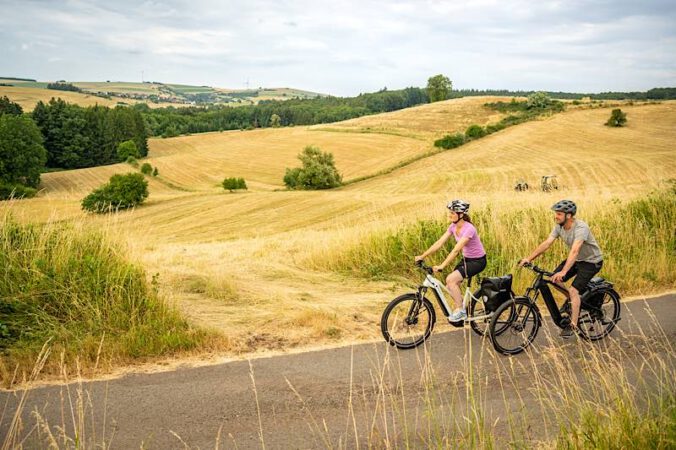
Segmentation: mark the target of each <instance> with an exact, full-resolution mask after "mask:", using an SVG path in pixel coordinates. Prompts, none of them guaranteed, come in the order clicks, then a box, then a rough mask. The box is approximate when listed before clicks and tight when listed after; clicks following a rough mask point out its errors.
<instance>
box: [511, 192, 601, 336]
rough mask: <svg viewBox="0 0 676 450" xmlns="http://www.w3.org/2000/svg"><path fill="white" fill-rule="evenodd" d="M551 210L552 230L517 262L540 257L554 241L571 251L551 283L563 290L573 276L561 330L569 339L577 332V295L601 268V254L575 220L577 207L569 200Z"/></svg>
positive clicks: (581, 224) (596, 245)
mask: <svg viewBox="0 0 676 450" xmlns="http://www.w3.org/2000/svg"><path fill="white" fill-rule="evenodd" d="M551 209H552V211H554V222H556V225H554V229H553V230H552V232H551V234H550V235H549V237H548V238H547V239H545V240H544V241H543V242H542V243H541V244H540V245H539V246H538V247H537V248H536V249H535V250H533V252H532V253H531V254H530V256H528V257H527V258H524V259H522V260H521V261H519V266H521V267H523V265H524V264H526V263H530V262H532V261H533V260H535V258H537V257H538V256H540V255H541V254H543V253H544V252H545V251H547V249H548V248H549V247H550V246H551V245H552V244H553V243H554V241H555V240H556V239H557V238H559V237H560V238H561V239H562V240H563V242H565V244H566V245H567V246H568V247H569V248H570V253H569V254H568V258H566V259H565V260H564V261H562V262H561V264H559V265H558V267H557V268H556V269H554V275H553V276H552V278H551V280H552V281H553V282H554V283H556V284H558V285H559V286H561V287H563V288H565V285H564V284H563V282H564V281H568V280H569V279H571V278H572V277H575V279H574V280H573V283H572V285H571V287H570V288H568V295H569V297H570V302H571V306H572V308H571V309H572V311H571V317H570V325H568V326H567V327H565V328H564V329H563V330H562V331H561V337H563V338H564V339H568V338H569V337H571V336H573V335H574V333H575V331H576V330H577V321H578V318H579V316H580V303H581V301H580V293H582V292H584V291H585V290H586V289H587V284H588V283H589V280H591V279H592V277H593V276H594V275H596V274H597V273H598V272H599V271H600V270H601V267H602V266H603V254H602V253H601V249H600V248H599V245H598V243H597V242H596V239H594V236H593V235H592V233H591V230H590V229H589V225H587V224H586V223H585V222H583V221H581V220H579V219H576V218H575V214H576V213H577V206H576V205H575V203H574V202H572V201H571V200H561V201H560V202H557V203H555V204H554V205H553V206H552V208H551Z"/></svg>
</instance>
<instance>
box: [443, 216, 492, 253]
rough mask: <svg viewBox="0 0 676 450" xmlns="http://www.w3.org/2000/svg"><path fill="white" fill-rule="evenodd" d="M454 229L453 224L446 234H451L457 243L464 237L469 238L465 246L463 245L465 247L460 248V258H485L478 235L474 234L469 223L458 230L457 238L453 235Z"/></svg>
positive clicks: (474, 229)
mask: <svg viewBox="0 0 676 450" xmlns="http://www.w3.org/2000/svg"><path fill="white" fill-rule="evenodd" d="M456 228H457V227H456V224H454V223H452V224H451V226H450V227H448V232H449V233H451V234H452V235H453V237H455V240H456V241H459V240H460V239H462V238H464V237H466V238H469V241H468V242H467V244H465V246H464V247H463V248H462V256H464V257H465V258H481V257H482V256H486V250H484V246H483V244H481V239H479V233H477V232H476V228H474V225H472V224H471V223H469V222H465V224H464V225H463V226H462V228H461V229H460V234H459V235H457V236H456V234H455V229H456Z"/></svg>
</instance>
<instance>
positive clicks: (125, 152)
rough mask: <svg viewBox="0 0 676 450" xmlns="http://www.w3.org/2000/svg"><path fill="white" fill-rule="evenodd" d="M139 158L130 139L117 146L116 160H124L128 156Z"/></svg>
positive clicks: (136, 149) (134, 144)
mask: <svg viewBox="0 0 676 450" xmlns="http://www.w3.org/2000/svg"><path fill="white" fill-rule="evenodd" d="M130 156H131V157H133V158H140V157H141V155H139V151H138V148H137V147H136V143H135V142H134V141H132V140H128V141H124V142H122V143H120V144H119V145H118V146H117V159H118V161H126V160H127V159H128V158H129V157H130Z"/></svg>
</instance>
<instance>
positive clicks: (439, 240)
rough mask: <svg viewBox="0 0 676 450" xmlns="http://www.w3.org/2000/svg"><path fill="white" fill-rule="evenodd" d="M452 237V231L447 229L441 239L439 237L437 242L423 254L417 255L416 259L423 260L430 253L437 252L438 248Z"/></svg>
mask: <svg viewBox="0 0 676 450" xmlns="http://www.w3.org/2000/svg"><path fill="white" fill-rule="evenodd" d="M450 237H451V233H449V232H448V231H446V232H445V233H444V234H443V235H442V236H441V237H440V238H439V239H437V242H435V243H434V244H432V245H431V246H430V248H428V249H427V251H425V252H424V253H423V254H422V255H418V256H416V257H415V260H416V261H422V260H423V259H425V258H427V257H428V256H429V255H431V254H433V253H436V252H437V250H439V249H440V248H441V247H443V245H444V244H445V243H446V241H448V238H450Z"/></svg>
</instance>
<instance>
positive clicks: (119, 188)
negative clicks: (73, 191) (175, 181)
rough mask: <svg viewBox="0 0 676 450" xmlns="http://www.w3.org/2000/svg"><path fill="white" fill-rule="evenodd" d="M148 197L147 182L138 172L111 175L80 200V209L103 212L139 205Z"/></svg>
mask: <svg viewBox="0 0 676 450" xmlns="http://www.w3.org/2000/svg"><path fill="white" fill-rule="evenodd" d="M147 197H148V182H147V181H146V180H145V178H144V177H143V175H141V174H140V173H128V174H126V175H119V174H118V175H113V176H112V177H110V181H109V182H108V183H107V184H104V185H103V186H101V187H99V188H97V189H94V191H92V193H91V194H89V195H88V196H86V197H85V198H84V199H83V200H82V209H84V210H85V211H90V212H95V213H105V212H109V211H115V210H118V209H126V208H132V207H134V206H137V205H140V204H141V203H143V202H144V201H145V199H146V198H147Z"/></svg>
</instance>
